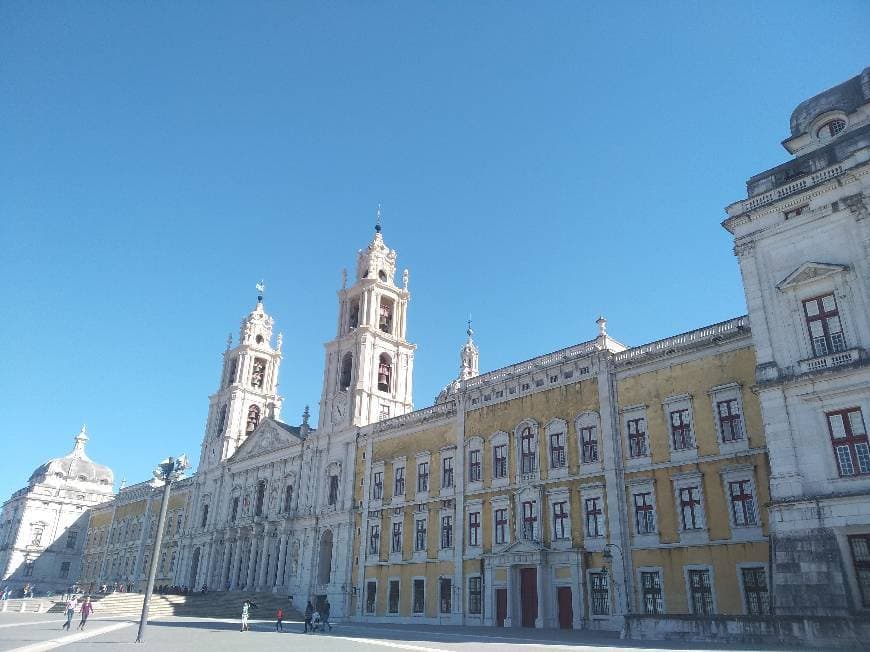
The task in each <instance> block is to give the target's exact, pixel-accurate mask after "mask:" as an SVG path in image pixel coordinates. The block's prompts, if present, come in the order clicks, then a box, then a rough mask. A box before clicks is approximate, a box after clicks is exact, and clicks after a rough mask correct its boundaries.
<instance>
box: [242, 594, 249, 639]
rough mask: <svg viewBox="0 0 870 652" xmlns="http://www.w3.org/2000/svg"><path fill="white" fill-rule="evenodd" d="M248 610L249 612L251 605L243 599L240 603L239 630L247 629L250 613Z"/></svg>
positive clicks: (244, 630)
mask: <svg viewBox="0 0 870 652" xmlns="http://www.w3.org/2000/svg"><path fill="white" fill-rule="evenodd" d="M250 612H251V605H250V603H249V602H248V601H247V600H245V602H244V603H243V604H242V630H241V631H243V632H247V631H248V614H250Z"/></svg>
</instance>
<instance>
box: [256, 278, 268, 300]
mask: <svg viewBox="0 0 870 652" xmlns="http://www.w3.org/2000/svg"><path fill="white" fill-rule="evenodd" d="M255 287H256V288H257V303H263V295H264V294H265V293H266V282H265V281H263V280H262V279H260V282H259V283H257V285H256V286H255Z"/></svg>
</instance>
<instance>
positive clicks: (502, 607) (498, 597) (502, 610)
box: [495, 589, 507, 627]
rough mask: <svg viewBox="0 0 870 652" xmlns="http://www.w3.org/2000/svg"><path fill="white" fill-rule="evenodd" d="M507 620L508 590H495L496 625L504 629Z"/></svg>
mask: <svg viewBox="0 0 870 652" xmlns="http://www.w3.org/2000/svg"><path fill="white" fill-rule="evenodd" d="M505 618H507V589H496V590H495V624H496V626H497V627H504V619H505Z"/></svg>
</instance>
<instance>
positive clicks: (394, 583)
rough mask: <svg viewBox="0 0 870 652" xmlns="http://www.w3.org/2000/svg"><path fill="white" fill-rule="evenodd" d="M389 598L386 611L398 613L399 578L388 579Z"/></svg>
mask: <svg viewBox="0 0 870 652" xmlns="http://www.w3.org/2000/svg"><path fill="white" fill-rule="evenodd" d="M389 597H390V600H389V603H390V604H389V605H388V611H389V612H390V613H391V614H397V613H399V580H390V596H389Z"/></svg>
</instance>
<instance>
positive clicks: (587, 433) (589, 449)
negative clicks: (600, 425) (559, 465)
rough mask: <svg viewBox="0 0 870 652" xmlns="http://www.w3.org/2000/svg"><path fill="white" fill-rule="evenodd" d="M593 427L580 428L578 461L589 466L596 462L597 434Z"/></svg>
mask: <svg viewBox="0 0 870 652" xmlns="http://www.w3.org/2000/svg"><path fill="white" fill-rule="evenodd" d="M596 430H597V429H596V428H595V426H588V427H586V428H580V443H581V451H580V461H581V462H583V464H590V463H591V462H597V461H598V434H597V432H596Z"/></svg>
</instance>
